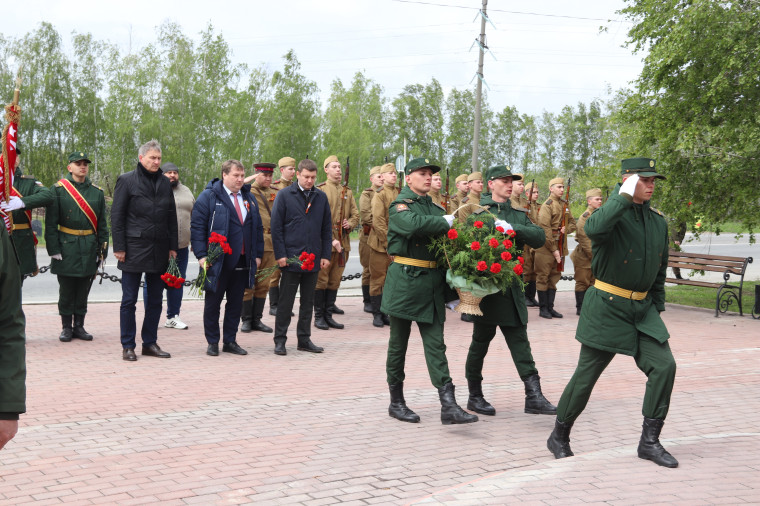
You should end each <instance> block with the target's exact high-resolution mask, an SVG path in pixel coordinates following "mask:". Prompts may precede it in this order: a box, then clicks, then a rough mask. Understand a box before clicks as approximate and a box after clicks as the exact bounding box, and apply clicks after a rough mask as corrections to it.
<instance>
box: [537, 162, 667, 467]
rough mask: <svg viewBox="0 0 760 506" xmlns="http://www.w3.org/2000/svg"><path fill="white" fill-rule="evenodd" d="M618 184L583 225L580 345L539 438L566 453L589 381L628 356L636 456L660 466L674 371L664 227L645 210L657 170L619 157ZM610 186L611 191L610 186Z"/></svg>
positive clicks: (562, 454) (664, 461) (664, 454)
mask: <svg viewBox="0 0 760 506" xmlns="http://www.w3.org/2000/svg"><path fill="white" fill-rule="evenodd" d="M622 167H623V183H622V185H620V189H619V191H618V194H616V195H614V196H612V197H610V198H609V199H608V200H607V202H606V203H605V204H604V206H602V207H601V208H600V209H599V210H597V211H596V212H595V213H594V214H592V215H591V216H589V218H588V219H587V220H586V225H585V227H584V229H585V231H586V235H588V236H589V238H590V239H591V241H592V243H593V258H592V260H591V270H592V271H593V273H594V277H595V278H596V281H595V282H594V286H592V287H591V288H589V289H588V292H587V294H586V298H585V300H584V302H583V308H582V309H581V317H580V319H579V321H578V329H577V331H576V334H575V338H576V339H577V340H578V341H580V342H581V351H580V356H579V357H578V365H577V367H576V369H575V373H574V374H573V377H572V378H571V379H570V382H569V383H568V384H567V386H566V387H565V391H564V393H563V394H562V397H561V398H560V400H559V405H558V406H557V420H556V422H555V425H554V431H553V432H552V434H551V436H549V439H548V441H547V446H548V448H549V450H550V451H551V452H552V453H553V454H554V457H555V458H558V459H559V458H563V457H570V456H572V455H573V452H572V450H571V449H570V429H571V428H572V426H573V423H574V422H575V420H576V419H577V418H578V416H579V415H580V414H581V412H582V411H583V409H584V408H585V407H586V403H587V402H588V400H589V397H590V396H591V391H592V390H593V388H594V384H595V383H596V381H597V380H598V379H599V376H600V375H601V374H602V372H603V371H604V369H605V368H606V367H607V365H608V364H609V363H610V362H611V361H612V359H613V358H614V357H615V354H616V353H622V354H624V355H630V356H632V357H633V358H634V360H635V361H636V366H638V368H639V369H641V371H642V372H644V374H646V376H647V384H646V391H645V394H644V403H643V406H642V410H641V411H642V414H643V415H644V423H643V427H642V433H641V439H640V441H639V447H638V456H639V458H642V459H647V460H651V461H653V462H655V463H656V464H658V465H660V466H665V467H677V466H678V461H677V460H676V459H675V458H673V456H672V455H671V454H670V453H668V451H667V450H665V448H663V447H662V445H661V444H660V440H659V437H660V431H661V430H662V425H663V423H664V421H665V417H666V416H667V414H668V408H669V406H670V395H671V392H672V391H673V381H674V380H675V375H676V362H675V360H674V358H673V354H672V353H671V351H670V346H669V345H668V338H669V337H670V335H669V334H668V329H667V328H665V324H664V323H663V321H662V318H661V317H660V313H662V312H663V311H665V276H666V270H667V266H668V225H667V222H666V220H665V218H664V217H663V215H662V213H661V212H660V211H657V210H655V209H654V208H652V207H650V205H649V200H650V199H651V197H652V192H653V191H654V186H655V179H665V177H664V176H662V175H660V174H658V173H657V169H656V168H655V161H654V160H651V159H649V158H629V159H626V160H623V162H622ZM616 189H617V188H616Z"/></svg>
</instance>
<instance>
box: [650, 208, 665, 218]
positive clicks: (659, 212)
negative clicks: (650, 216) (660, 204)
mask: <svg viewBox="0 0 760 506" xmlns="http://www.w3.org/2000/svg"><path fill="white" fill-rule="evenodd" d="M649 210H650V211H652V212H653V213H656V214H659V215H660V216H662V217H663V218H664V217H665V215H664V214H662V211H660V210H659V209H655V208H654V207H652V206H649Z"/></svg>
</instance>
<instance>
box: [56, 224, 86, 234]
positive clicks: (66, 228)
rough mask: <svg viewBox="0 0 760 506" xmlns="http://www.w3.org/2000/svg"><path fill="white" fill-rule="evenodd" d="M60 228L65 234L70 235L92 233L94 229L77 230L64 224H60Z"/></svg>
mask: <svg viewBox="0 0 760 506" xmlns="http://www.w3.org/2000/svg"><path fill="white" fill-rule="evenodd" d="M58 230H60V231H61V232H63V233H64V234H69V235H92V233H93V232H92V229H89V230H75V229H73V228H69V227H64V226H63V225H58Z"/></svg>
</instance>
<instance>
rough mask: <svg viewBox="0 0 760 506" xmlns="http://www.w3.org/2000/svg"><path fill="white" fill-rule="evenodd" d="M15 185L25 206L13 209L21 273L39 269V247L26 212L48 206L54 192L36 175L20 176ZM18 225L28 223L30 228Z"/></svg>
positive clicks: (14, 235)
mask: <svg viewBox="0 0 760 506" xmlns="http://www.w3.org/2000/svg"><path fill="white" fill-rule="evenodd" d="M13 187H14V188H16V190H17V191H18V192H19V193H20V194H21V195H22V197H21V200H22V201H23V202H24V208H23V209H18V210H16V211H13V224H14V230H13V244H14V245H15V246H16V251H17V252H18V257H19V260H20V261H21V265H20V268H21V275H22V276H23V275H26V274H32V273H34V272H36V271H37V249H36V248H35V244H34V231H33V230H32V228H31V223H29V217H28V216H27V214H26V212H27V211H30V210H32V209H34V208H36V207H46V206H49V205H50V204H51V203H52V202H53V192H51V191H50V188H47V187H45V186H42V184H41V183H40V182H39V181H37V180H36V179H34V176H28V175H24V176H18V175H17V177H16V178H14V180H13ZM18 225H28V226H29V228H24V229H20V230H18V229H15V227H16V226H18Z"/></svg>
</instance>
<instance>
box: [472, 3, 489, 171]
mask: <svg viewBox="0 0 760 506" xmlns="http://www.w3.org/2000/svg"><path fill="white" fill-rule="evenodd" d="M487 6H488V0H483V7H482V8H481V10H480V43H479V44H478V45H479V46H480V54H479V55H478V74H477V78H478V84H477V91H476V92H475V132H474V133H473V136H472V171H473V172H477V170H478V144H479V143H480V103H481V101H482V98H481V97H482V94H483V57H484V56H485V52H486V49H487V46H486V19H488V17H487V16H486V7H487Z"/></svg>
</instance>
